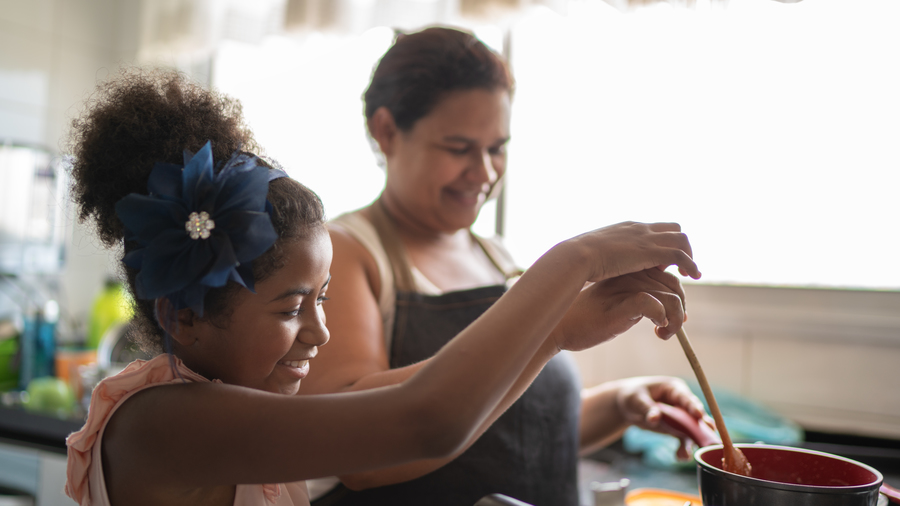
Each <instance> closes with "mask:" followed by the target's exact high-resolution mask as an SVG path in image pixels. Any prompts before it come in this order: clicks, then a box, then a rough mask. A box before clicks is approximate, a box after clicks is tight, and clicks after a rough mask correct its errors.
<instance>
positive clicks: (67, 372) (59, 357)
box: [56, 349, 97, 400]
mask: <svg viewBox="0 0 900 506" xmlns="http://www.w3.org/2000/svg"><path fill="white" fill-rule="evenodd" d="M96 361H97V350H66V349H59V350H56V377H57V378H59V379H61V380H63V381H65V382H66V383H68V384H69V386H70V387H71V388H72V393H74V394H75V399H76V400H79V399H81V396H82V394H83V393H84V392H82V387H81V375H80V374H78V367H79V366H82V365H89V364H93V363H94V362H96Z"/></svg>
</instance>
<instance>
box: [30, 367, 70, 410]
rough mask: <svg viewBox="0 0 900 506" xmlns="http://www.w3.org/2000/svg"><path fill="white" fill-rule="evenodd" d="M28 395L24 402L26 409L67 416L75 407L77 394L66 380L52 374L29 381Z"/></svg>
mask: <svg viewBox="0 0 900 506" xmlns="http://www.w3.org/2000/svg"><path fill="white" fill-rule="evenodd" d="M26 392H28V396H27V398H26V400H25V401H24V402H23V403H22V405H23V406H25V409H27V410H28V411H33V412H36V413H43V414H46V415H53V416H56V417H57V418H67V417H68V416H69V415H71V414H72V410H74V409H75V396H74V395H73V394H72V389H71V388H69V384H68V383H66V382H65V381H63V380H61V379H59V378H54V377H52V376H44V377H43V378H35V379H33V380H31V382H30V383H28V388H27V389H26Z"/></svg>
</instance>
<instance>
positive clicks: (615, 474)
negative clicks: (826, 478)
mask: <svg viewBox="0 0 900 506" xmlns="http://www.w3.org/2000/svg"><path fill="white" fill-rule="evenodd" d="M807 436H808V439H809V440H808V441H807V442H804V443H801V444H799V445H797V446H798V447H802V448H808V449H811V450H816V451H821V452H826V453H832V454H835V455H841V456H844V457H847V458H850V459H853V460H856V461H859V462H862V463H864V464H868V465H870V466H872V467H874V468H875V469H877V470H878V471H879V472H881V474H883V475H884V481H885V482H886V483H888V484H890V485H893V486H894V487H898V486H900V441H894V440H881V439H875V438H859V437H848V436H841V435H828V434H820V433H808V434H807ZM578 471H579V476H578V478H579V489H580V490H579V492H580V497H581V506H593V504H594V502H593V498H592V496H591V492H590V483H591V482H592V481H597V482H601V483H605V482H615V481H618V480H619V479H621V478H627V479H628V480H630V482H631V483H630V484H629V486H628V489H629V490H635V489H639V488H658V489H665V490H674V491H677V492H683V493H687V494H694V495H699V494H700V492H699V490H698V483H697V471H696V467H687V468H685V469H671V470H670V469H656V468H653V467H650V466H648V465H646V464H644V462H643V461H642V458H641V456H640V455H636V454H632V453H628V452H626V451H625V449H624V448H623V446H622V443H621V441H619V442H616V443H614V444H612V445H610V446H609V447H607V448H604V449H603V450H600V451H598V452H596V453H594V454H593V455H591V456H590V457H588V458H586V459H582V460H581V462H580V463H579V468H578Z"/></svg>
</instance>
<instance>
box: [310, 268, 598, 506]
mask: <svg viewBox="0 0 900 506" xmlns="http://www.w3.org/2000/svg"><path fill="white" fill-rule="evenodd" d="M505 291H506V287H505V286H503V285H500V286H487V287H482V288H475V289H472V290H464V291H459V292H451V293H446V294H443V295H422V294H418V293H401V294H398V296H397V321H396V323H395V326H394V337H393V340H392V346H391V358H390V365H391V368H397V367H403V366H406V365H410V364H414V363H416V362H419V361H422V360H424V359H426V358H429V357H431V356H433V355H434V354H435V353H437V352H438V350H439V349H440V348H441V347H442V346H443V345H444V344H445V343H447V342H448V341H449V340H450V339H452V338H453V337H454V336H456V335H457V334H458V333H459V332H461V331H462V330H463V329H464V328H466V327H467V326H468V325H469V324H470V323H472V322H473V321H474V320H475V319H476V318H478V317H479V316H480V315H481V314H482V313H483V312H484V311H485V310H487V308H488V307H490V306H491V304H493V303H494V302H496V300H497V299H498V298H500V296H501V295H502V294H503V292H505ZM580 406H581V397H580V381H579V378H578V376H577V373H576V370H575V364H574V361H573V360H572V358H571V357H570V356H569V355H568V354H565V353H562V354H559V355H557V356H556V357H554V358H553V359H551V360H550V362H548V363H547V365H546V366H545V367H544V369H543V371H542V372H541V373H540V374H539V375H538V377H537V378H536V379H535V380H534V382H533V383H532V384H531V386H530V387H529V388H528V390H526V391H525V393H524V394H523V395H522V397H521V398H519V400H518V401H516V402H515V403H514V404H513V405H512V406H511V407H510V408H509V410H507V412H506V413H504V414H503V415H502V416H501V417H500V418H499V419H498V420H497V421H496V422H494V424H493V425H492V426H491V427H490V428H489V429H488V430H487V431H486V432H485V433H484V434H483V435H482V436H481V437H480V438H478V440H477V441H475V443H474V444H473V445H472V446H471V447H470V448H469V449H468V450H466V451H465V452H464V453H463V454H462V455H460V456H459V457H457V458H456V459H455V460H453V461H452V462H450V463H449V464H447V465H445V466H444V467H442V468H440V469H438V470H436V471H434V472H432V473H430V474H427V475H425V476H422V477H420V478H416V479H414V480H412V481H408V482H405V483H399V484H396V485H388V486H385V487H379V488H375V489H369V490H364V491H362V492H352V491H350V490H348V489H347V488H345V487H343V486H339V487H338V489H336V490H334V491H332V492H331V493H329V494H327V495H326V496H324V497H322V498H321V499H319V500H317V501H315V502H314V504H315V505H316V506H320V505H326V504H327V505H331V504H336V505H341V506H349V505H370V506H371V505H380V504H384V505H423V506H425V505H434V506H472V505H474V504H475V503H476V502H477V501H478V499H480V498H482V497H484V496H486V495H488V494H492V493H501V494H505V495H508V496H510V497H514V498H516V499H519V500H521V501H525V502H527V503H530V504H534V505H536V506H557V505H559V506H567V505H570V506H577V505H578V477H577V463H578V418H579V413H580Z"/></svg>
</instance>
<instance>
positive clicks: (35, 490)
mask: <svg viewBox="0 0 900 506" xmlns="http://www.w3.org/2000/svg"><path fill="white" fill-rule="evenodd" d="M83 424H84V422H83V421H82V420H60V419H58V418H52V417H49V416H43V415H39V414H35V413H29V412H28V411H25V410H24V409H20V408H10V407H0V488H2V489H6V490H11V491H16V492H18V493H24V494H27V495H29V496H31V497H33V498H34V499H35V503H36V504H37V505H38V506H72V505H74V504H75V502H74V501H72V500H71V499H69V498H68V497H66V495H65V494H64V493H63V486H64V485H65V482H66V436H68V435H69V434H70V433H72V432H74V431H76V430H79V429H80V428H81V426H82V425H83Z"/></svg>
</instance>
